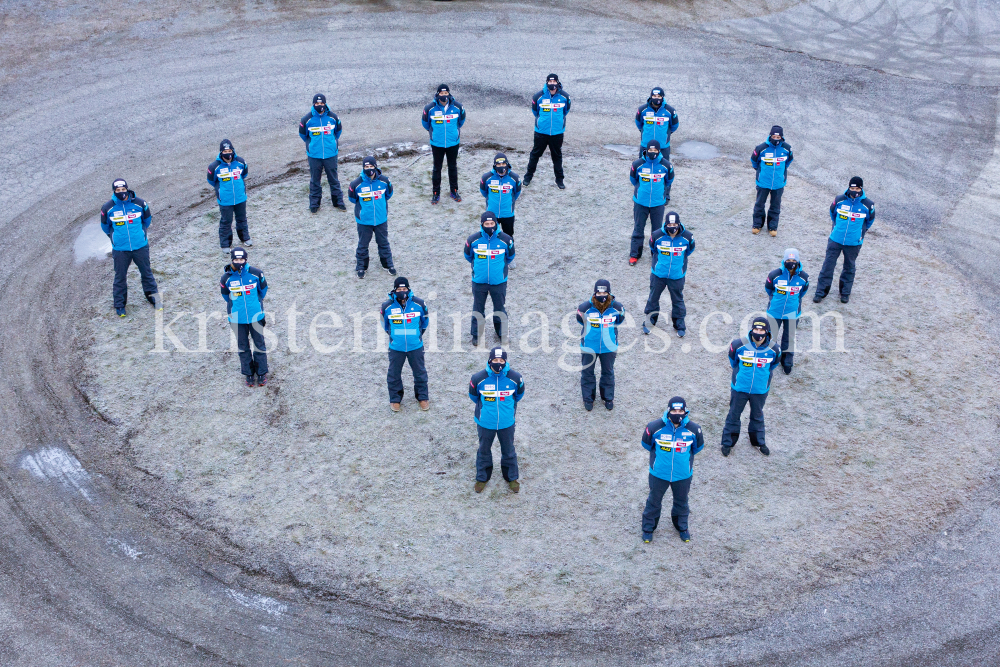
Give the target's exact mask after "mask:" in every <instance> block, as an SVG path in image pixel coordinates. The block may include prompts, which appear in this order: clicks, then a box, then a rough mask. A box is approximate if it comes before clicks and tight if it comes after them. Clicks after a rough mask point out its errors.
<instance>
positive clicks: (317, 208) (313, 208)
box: [309, 206, 319, 213]
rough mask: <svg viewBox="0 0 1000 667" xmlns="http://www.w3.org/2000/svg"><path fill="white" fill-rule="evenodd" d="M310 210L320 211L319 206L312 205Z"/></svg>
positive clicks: (311, 211) (313, 211) (312, 211)
mask: <svg viewBox="0 0 1000 667" xmlns="http://www.w3.org/2000/svg"><path fill="white" fill-rule="evenodd" d="M309 212H310V213H319V206H310V207H309Z"/></svg>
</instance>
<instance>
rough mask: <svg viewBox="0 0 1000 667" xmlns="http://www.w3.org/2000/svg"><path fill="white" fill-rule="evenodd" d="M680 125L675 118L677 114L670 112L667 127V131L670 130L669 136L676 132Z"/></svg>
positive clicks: (678, 120)
mask: <svg viewBox="0 0 1000 667" xmlns="http://www.w3.org/2000/svg"><path fill="white" fill-rule="evenodd" d="M680 124H681V121H680V119H679V118H678V117H677V112H676V111H673V110H671V111H670V125H669V126H668V129H669V130H670V134H673V133H674V132H676V131H677V127H678V126H679V125H680Z"/></svg>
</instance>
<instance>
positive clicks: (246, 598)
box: [226, 590, 288, 616]
mask: <svg viewBox="0 0 1000 667" xmlns="http://www.w3.org/2000/svg"><path fill="white" fill-rule="evenodd" d="M226 592H227V593H228V594H229V597H231V598H232V599H234V600H236V601H237V602H238V603H240V604H241V605H243V606H244V607H249V608H250V609H256V610H257V611H263V612H265V613H267V614H271V615H272V616H281V615H282V614H284V613H285V612H286V611H288V605H285V604H282V603H280V602H278V601H277V600H275V599H274V598H269V597H265V596H263V595H256V594H254V595H246V594H244V593H239V592H237V591H234V590H228V591H226Z"/></svg>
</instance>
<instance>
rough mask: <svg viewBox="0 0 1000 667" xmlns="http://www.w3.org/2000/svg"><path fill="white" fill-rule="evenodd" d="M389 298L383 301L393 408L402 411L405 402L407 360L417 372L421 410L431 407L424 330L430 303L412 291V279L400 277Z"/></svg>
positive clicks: (415, 382) (415, 383)
mask: <svg viewBox="0 0 1000 667" xmlns="http://www.w3.org/2000/svg"><path fill="white" fill-rule="evenodd" d="M388 297H389V299H388V300H387V301H385V302H384V303H383V304H382V308H381V310H380V312H381V313H382V327H383V328H384V329H385V332H386V333H387V334H389V372H388V374H387V375H386V383H387V384H388V386H389V407H390V408H391V409H392V411H393V412H399V411H400V409H401V408H402V405H401V404H402V402H403V378H402V373H403V363H405V362H406V361H409V362H410V370H411V371H413V393H414V394H416V397H417V402H418V403H419V404H420V409H421V410H427V409H428V408H429V406H430V403H429V401H428V395H427V366H426V365H425V364H424V340H423V336H424V331H426V330H427V306H426V305H425V304H424V301H423V299H420V298H417V297H415V296H413V294H412V293H411V292H410V281H409V280H407V279H406V278H404V277H403V276H399V277H398V278H396V280H395V282H393V284H392V291H391V292H389V294H388Z"/></svg>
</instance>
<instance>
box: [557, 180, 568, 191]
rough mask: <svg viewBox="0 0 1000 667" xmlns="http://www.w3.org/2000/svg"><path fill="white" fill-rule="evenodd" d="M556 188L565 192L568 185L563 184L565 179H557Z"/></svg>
mask: <svg viewBox="0 0 1000 667" xmlns="http://www.w3.org/2000/svg"><path fill="white" fill-rule="evenodd" d="M556 187H557V188H559V189H560V190H565V189H566V184H565V183H563V179H561V178H557V179H556Z"/></svg>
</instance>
